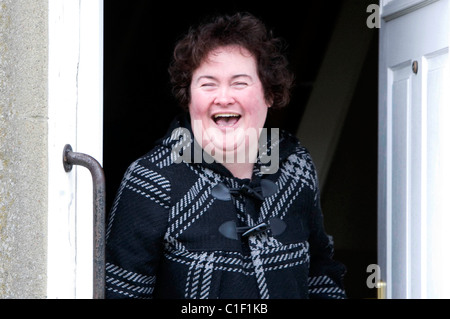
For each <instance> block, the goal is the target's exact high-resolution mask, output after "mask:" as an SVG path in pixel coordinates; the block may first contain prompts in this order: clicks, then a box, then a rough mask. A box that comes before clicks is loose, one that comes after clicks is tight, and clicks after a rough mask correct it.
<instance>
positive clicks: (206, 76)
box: [196, 74, 253, 83]
mask: <svg viewBox="0 0 450 319" xmlns="http://www.w3.org/2000/svg"><path fill="white" fill-rule="evenodd" d="M240 77H246V78H249V79H251V80H253V78H252V77H251V76H250V75H248V74H235V75H233V76H232V77H231V79H232V80H234V79H237V78H240ZM201 79H208V80H214V81H218V80H217V78H216V77H214V76H212V75H201V76H199V77H198V78H197V80H196V83H198V82H199V81H200V80H201Z"/></svg>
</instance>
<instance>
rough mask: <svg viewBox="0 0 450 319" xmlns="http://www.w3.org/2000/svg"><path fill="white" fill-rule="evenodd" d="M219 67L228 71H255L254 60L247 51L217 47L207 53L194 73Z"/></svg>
mask: <svg viewBox="0 0 450 319" xmlns="http://www.w3.org/2000/svg"><path fill="white" fill-rule="evenodd" d="M220 67H222V68H226V69H228V70H229V71H232V70H239V69H240V70H242V69H247V70H252V71H255V70H256V59H255V57H254V56H253V55H252V54H251V53H250V52H249V51H248V50H247V49H245V48H244V47H241V46H237V45H233V46H224V47H218V48H215V49H213V50H212V51H211V52H209V53H208V55H207V56H206V58H205V59H204V60H203V61H202V63H201V64H200V66H199V67H198V68H197V70H196V71H198V70H201V69H214V68H220ZM194 73H195V72H194Z"/></svg>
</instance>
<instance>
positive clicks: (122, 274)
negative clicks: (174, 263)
mask: <svg viewBox="0 0 450 319" xmlns="http://www.w3.org/2000/svg"><path fill="white" fill-rule="evenodd" d="M169 202H170V183H169V182H168V181H167V180H166V179H165V178H164V177H163V176H161V175H160V174H159V173H158V172H157V171H155V170H152V169H151V165H147V163H146V160H145V159H141V160H138V161H136V162H134V163H133V164H132V165H131V166H130V167H129V168H128V170H127V172H126V173H125V176H124V178H123V180H122V183H121V185H120V187H119V190H118V192H117V196H116V198H115V200H114V203H113V207H112V209H111V212H110V215H109V216H108V226H107V229H106V291H105V295H106V298H110V299H112V298H114V299H116V298H152V297H153V290H154V287H155V283H156V281H157V272H158V264H159V260H160V258H161V254H162V242H163V237H164V234H165V231H166V229H167V220H168V210H169Z"/></svg>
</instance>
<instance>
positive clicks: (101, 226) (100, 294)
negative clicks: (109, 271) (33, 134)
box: [63, 144, 105, 299]
mask: <svg viewBox="0 0 450 319" xmlns="http://www.w3.org/2000/svg"><path fill="white" fill-rule="evenodd" d="M63 165H64V170H65V171H66V172H70V171H71V170H72V166H73V165H81V166H83V167H86V168H87V169H89V171H90V172H91V175H92V183H93V187H92V188H93V206H94V211H93V213H94V263H93V267H94V273H93V275H94V282H93V285H94V286H93V298H94V299H104V298H105V174H104V171H103V168H102V166H101V165H100V163H99V162H98V161H97V160H96V159H95V158H93V157H92V156H89V155H86V154H83V153H77V152H73V151H72V147H71V146H70V145H69V144H67V145H66V146H64V151H63Z"/></svg>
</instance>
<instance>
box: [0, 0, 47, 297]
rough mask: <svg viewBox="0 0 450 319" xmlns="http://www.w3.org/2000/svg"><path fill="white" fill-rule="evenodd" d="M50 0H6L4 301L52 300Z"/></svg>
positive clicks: (0, 40)
mask: <svg viewBox="0 0 450 319" xmlns="http://www.w3.org/2000/svg"><path fill="white" fill-rule="evenodd" d="M47 2H48V1H47V0H32V1H30V0H0V298H45V294H46V250H47V242H46V238H47V224H46V223H47V44H48V35H47V34H48V32H47V20H48V19H47V17H48V15H47V11H48V10H47V8H48V4H47Z"/></svg>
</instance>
